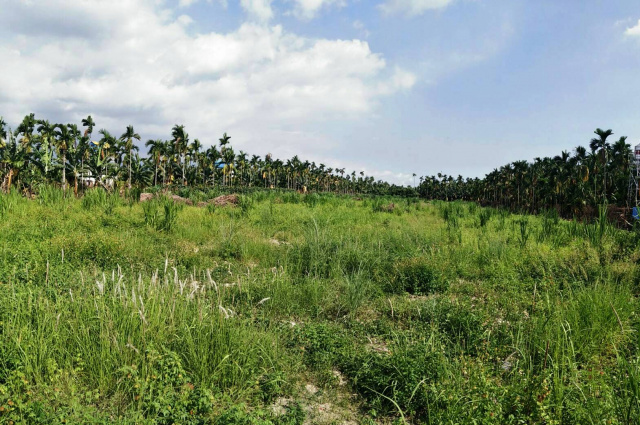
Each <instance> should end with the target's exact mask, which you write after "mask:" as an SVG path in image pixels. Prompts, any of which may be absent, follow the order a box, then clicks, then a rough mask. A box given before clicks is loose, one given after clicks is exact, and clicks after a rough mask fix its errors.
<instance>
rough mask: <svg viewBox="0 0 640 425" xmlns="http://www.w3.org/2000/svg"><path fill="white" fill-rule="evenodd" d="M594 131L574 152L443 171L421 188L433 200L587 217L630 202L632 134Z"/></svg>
mask: <svg viewBox="0 0 640 425" xmlns="http://www.w3.org/2000/svg"><path fill="white" fill-rule="evenodd" d="M594 133H595V135H596V136H595V137H594V138H592V139H591V141H590V142H589V144H588V146H586V147H585V146H578V147H576V148H575V150H574V151H573V152H572V153H570V152H567V151H563V152H562V153H560V154H559V155H556V156H554V157H545V158H535V159H534V160H533V162H528V161H515V162H512V163H509V164H506V165H504V166H502V167H500V168H497V169H494V170H493V171H492V172H490V173H489V174H487V175H486V176H485V177H484V178H467V179H463V178H462V176H458V177H453V176H449V175H446V174H445V175H443V174H440V173H438V175H437V176H425V177H420V184H419V186H418V192H419V194H420V196H422V197H425V198H429V199H442V200H467V201H475V202H479V203H482V204H486V205H492V206H496V207H505V208H509V209H511V210H518V211H527V212H534V213H535V212H540V211H544V210H548V209H553V208H555V209H557V210H558V211H559V212H560V213H561V214H563V215H565V216H572V215H573V216H582V215H584V214H585V212H587V211H594V210H595V209H596V207H597V206H598V205H603V204H606V205H617V206H620V207H623V206H629V205H631V204H632V203H634V202H635V199H636V197H635V190H637V189H635V190H631V191H630V190H629V189H630V188H629V177H630V168H631V166H632V165H633V163H632V162H633V160H634V159H633V154H632V151H631V146H630V145H629V144H627V137H624V136H623V137H620V138H619V139H618V140H616V141H613V140H612V136H613V131H612V130H602V129H600V128H598V129H596V130H595V132H594ZM632 189H634V188H632Z"/></svg>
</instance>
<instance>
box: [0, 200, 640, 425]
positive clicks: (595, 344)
mask: <svg viewBox="0 0 640 425" xmlns="http://www.w3.org/2000/svg"><path fill="white" fill-rule="evenodd" d="M203 196H204V195H200V197H203ZM390 202H394V206H393V208H388V207H387V206H388V204H389V203H390ZM639 240H640V239H639V237H638V234H637V233H635V232H623V231H618V230H614V229H612V228H610V227H609V226H608V225H606V223H605V222H604V220H602V221H601V222H600V223H596V224H594V225H583V224H579V223H573V222H567V221H563V220H558V219H557V217H554V216H553V215H546V216H541V217H523V216H518V215H511V214H508V213H505V212H498V211H495V210H491V209H483V208H479V207H477V206H475V205H474V204H462V203H452V204H446V203H425V202H418V201H411V202H408V201H406V200H384V199H365V200H356V199H352V198H347V197H336V196H330V195H326V196H321V195H307V196H303V195H298V194H296V193H268V192H262V193H260V192H259V193H255V194H252V195H247V196H245V197H243V198H242V199H241V202H240V206H239V207H235V208H231V207H226V208H217V209H216V208H213V207H209V208H197V207H183V208H176V207H174V204H173V203H170V202H165V201H163V200H158V201H153V202H152V203H149V204H142V205H141V204H139V203H136V202H130V201H126V200H122V199H120V198H119V197H117V196H114V195H109V196H105V195H104V194H103V193H99V192H93V193H90V194H89V195H88V196H86V197H85V198H84V199H83V200H76V199H62V198H61V196H60V193H59V192H58V191H56V190H53V189H43V190H42V191H41V194H40V197H39V198H38V199H36V200H27V199H24V198H21V197H19V196H16V195H3V196H0V299H1V300H2V302H1V303H0V423H47V424H49V423H112V422H119V423H159V424H171V423H180V424H203V423H217V424H291V425H292V424H302V423H308V424H331V423H335V424H339V423H350V424H373V423H392V422H396V423H405V422H406V423H416V424H421V423H432V424H440V423H443V424H454V423H456V424H471V423H476V424H529V423H538V424H560V423H563V424H576V423H580V424H589V423H594V424H595V423H598V424H636V423H639V422H640V403H639V400H640V363H639V352H638V347H639V340H638V332H637V331H638V328H639V327H640V322H639V320H638V317H637V314H636V313H635V312H636V309H637V304H638V301H637V298H636V294H637V290H638V279H639V276H640V269H639V268H638V265H637V262H638V260H639V259H640V250H639V249H638V241H639Z"/></svg>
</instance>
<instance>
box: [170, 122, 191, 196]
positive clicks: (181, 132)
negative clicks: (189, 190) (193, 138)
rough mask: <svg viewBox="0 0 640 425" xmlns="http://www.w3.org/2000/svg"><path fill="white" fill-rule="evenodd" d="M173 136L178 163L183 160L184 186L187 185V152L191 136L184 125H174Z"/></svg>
mask: <svg viewBox="0 0 640 425" xmlns="http://www.w3.org/2000/svg"><path fill="white" fill-rule="evenodd" d="M171 136H172V137H173V148H174V151H175V154H176V155H178V162H180V158H182V182H183V185H184V186H186V185H187V180H186V177H187V155H186V154H187V150H188V146H189V134H187V132H186V131H185V129H184V125H177V124H176V125H174V126H173V129H172V130H171Z"/></svg>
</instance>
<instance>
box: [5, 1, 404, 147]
mask: <svg viewBox="0 0 640 425" xmlns="http://www.w3.org/2000/svg"><path fill="white" fill-rule="evenodd" d="M157 4H158V2H157V1H156V0H143V1H139V2H135V3H134V2H130V1H128V0H96V1H93V2H87V1H82V0H74V1H70V0H47V1H46V2H45V1H42V2H41V3H38V4H37V3H36V2H33V3H23V2H21V3H11V4H10V6H8V7H7V6H4V7H3V14H4V16H5V17H6V19H5V25H3V26H0V57H2V58H3V65H2V91H0V115H5V119H7V121H9V122H11V123H13V124H14V125H15V124H16V123H17V122H19V121H20V120H21V118H22V116H24V115H25V114H27V113H29V112H36V114H37V115H38V116H39V117H46V118H48V119H51V120H52V121H63V120H64V121H68V122H71V121H73V122H79V121H80V119H81V118H83V117H85V116H86V115H88V114H92V115H93V116H94V119H95V120H96V122H97V123H98V128H103V127H104V128H107V129H109V130H110V131H112V132H113V133H114V134H119V133H120V132H121V131H122V130H124V126H126V125H127V124H133V125H134V126H135V128H136V130H137V131H138V132H139V133H140V134H141V135H143V137H144V138H145V139H146V138H152V137H154V138H155V137H168V134H169V131H170V129H171V126H173V125H174V124H176V123H179V124H185V125H186V127H187V130H188V131H189V133H190V134H191V136H192V137H199V138H200V140H201V141H202V142H203V143H204V144H211V143H214V142H215V141H216V140H217V138H218V137H219V135H220V134H221V133H222V132H223V131H229V132H230V134H232V136H233V137H234V139H233V141H234V144H235V145H236V146H237V147H238V148H239V149H244V150H246V151H249V152H251V153H256V154H261V155H264V154H265V153H266V152H267V151H271V152H272V153H274V154H275V155H277V156H280V157H290V156H292V155H294V154H300V155H302V156H303V157H311V158H310V159H312V158H313V157H314V155H315V156H317V157H327V156H330V150H331V148H332V147H335V146H336V143H337V142H335V139H333V138H332V137H330V136H327V135H326V133H325V132H324V130H323V129H324V128H326V127H327V125H328V124H327V123H330V125H331V126H337V125H340V123H344V122H349V121H352V120H357V119H361V118H363V117H370V116H372V115H373V114H375V112H376V108H377V105H379V104H380V102H381V100H382V99H384V97H385V96H390V95H393V94H395V93H397V92H399V91H403V90H407V89H409V88H411V87H412V86H413V84H414V83H415V76H413V74H411V73H409V72H407V71H406V70H402V69H399V68H396V67H389V66H388V65H387V63H386V61H385V60H384V58H383V57H382V56H381V55H379V54H376V53H374V52H372V51H371V48H370V46H369V44H368V43H366V42H364V41H360V40H328V39H310V38H305V37H300V36H298V35H296V34H292V33H289V32H287V31H285V30H284V29H283V28H282V27H280V26H270V27H269V26H265V25H259V24H251V23H245V24H243V25H241V26H240V27H239V28H238V29H236V30H234V31H232V32H229V33H215V32H211V33H205V34H191V33H190V32H188V31H187V26H188V24H189V22H191V19H190V18H189V17H188V16H187V15H180V16H179V17H177V16H175V15H174V14H173V12H170V11H166V10H162V9H159V8H158V6H157ZM61 22H62V23H63V24H60V23H61Z"/></svg>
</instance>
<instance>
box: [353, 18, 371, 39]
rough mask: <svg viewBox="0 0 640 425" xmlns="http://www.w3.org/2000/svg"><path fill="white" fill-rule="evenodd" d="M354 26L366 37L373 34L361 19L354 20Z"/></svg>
mask: <svg viewBox="0 0 640 425" xmlns="http://www.w3.org/2000/svg"><path fill="white" fill-rule="evenodd" d="M352 25H353V28H354V29H355V30H357V31H358V32H359V33H360V35H361V36H362V37H364V38H369V36H370V35H371V32H369V30H368V29H367V27H366V26H365V25H364V23H363V22H362V21H360V20H357V19H356V20H355V21H353V24H352Z"/></svg>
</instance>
